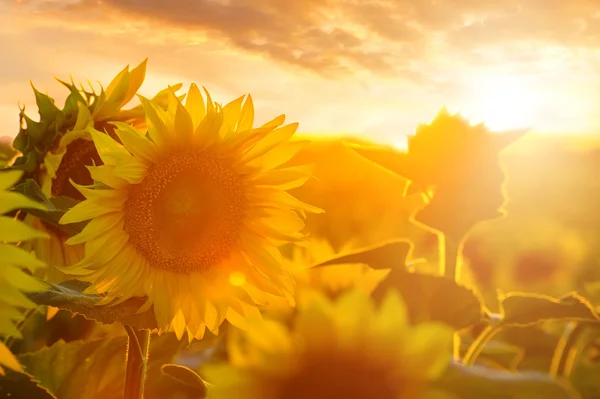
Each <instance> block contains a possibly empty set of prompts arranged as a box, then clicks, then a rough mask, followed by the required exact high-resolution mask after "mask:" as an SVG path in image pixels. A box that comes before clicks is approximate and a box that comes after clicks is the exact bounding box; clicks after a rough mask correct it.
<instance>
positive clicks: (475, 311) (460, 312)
mask: <svg viewBox="0 0 600 399" xmlns="http://www.w3.org/2000/svg"><path fill="white" fill-rule="evenodd" d="M391 289H395V290H398V292H399V293H400V294H401V295H402V297H403V298H404V302H405V303H406V307H407V309H409V313H410V318H411V321H412V322H413V323H419V322H424V321H438V322H442V323H445V324H447V325H449V326H452V327H454V328H455V329H456V330H462V329H464V328H467V327H471V326H473V325H475V324H477V323H479V322H481V320H482V316H483V307H482V303H481V300H480V298H479V296H478V295H477V294H475V292H473V291H471V290H470V289H469V288H467V287H464V286H462V285H459V284H457V283H456V282H454V281H453V280H450V279H447V278H445V277H442V276H434V275H428V274H418V273H407V272H405V271H404V270H401V269H395V270H392V271H391V272H390V274H388V276H387V277H386V278H385V280H383V281H382V282H381V283H380V284H379V286H378V287H377V288H376V289H375V291H373V294H372V295H373V298H375V300H376V301H378V302H379V301H381V300H382V299H383V298H384V296H385V294H386V293H387V292H388V290H391Z"/></svg>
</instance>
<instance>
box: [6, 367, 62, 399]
mask: <svg viewBox="0 0 600 399" xmlns="http://www.w3.org/2000/svg"><path fill="white" fill-rule="evenodd" d="M4 371H5V372H6V374H5V375H0V398H14V399H17V398H27V399H56V396H54V395H52V394H51V393H50V392H48V390H47V389H46V388H44V387H43V386H41V385H40V384H39V381H36V380H35V379H34V377H33V376H31V375H29V374H27V373H19V372H17V371H13V370H10V369H5V370H4Z"/></svg>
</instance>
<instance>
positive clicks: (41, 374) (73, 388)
mask: <svg viewBox="0 0 600 399" xmlns="http://www.w3.org/2000/svg"><path fill="white" fill-rule="evenodd" d="M126 345H127V339H126V338H125V337H114V338H109V339H105V338H102V339H96V340H89V341H72V342H69V343H65V342H64V341H58V342H56V343H55V344H54V345H52V346H50V347H48V348H44V349H42V350H40V351H37V352H33V353H27V354H24V355H21V356H19V361H20V362H21V364H22V365H23V367H24V368H25V370H26V371H27V372H28V373H30V374H32V375H33V376H35V378H37V379H38V380H39V381H40V382H41V383H42V384H43V385H44V386H45V387H46V388H47V389H48V390H49V391H50V392H52V393H53V394H54V395H56V397H57V398H60V399H80V398H82V397H85V398H86V399H101V398H118V397H122V393H123V368H124V363H125V348H126Z"/></svg>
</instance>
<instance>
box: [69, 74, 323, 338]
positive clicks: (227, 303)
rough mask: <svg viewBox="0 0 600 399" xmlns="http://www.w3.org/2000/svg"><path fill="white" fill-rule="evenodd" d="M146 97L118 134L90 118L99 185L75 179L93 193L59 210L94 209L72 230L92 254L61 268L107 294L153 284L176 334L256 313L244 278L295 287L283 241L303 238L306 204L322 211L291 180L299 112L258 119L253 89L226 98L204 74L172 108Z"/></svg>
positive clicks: (115, 296)
mask: <svg viewBox="0 0 600 399" xmlns="http://www.w3.org/2000/svg"><path fill="white" fill-rule="evenodd" d="M140 98H141V100H142V105H143V108H144V113H145V117H146V123H147V132H146V131H145V130H143V131H139V130H136V129H134V128H133V127H132V126H131V125H129V124H126V123H122V122H116V123H115V126H116V130H115V135H116V136H117V137H118V138H119V140H120V142H117V141H116V140H115V139H114V138H112V137H111V136H109V135H106V134H102V133H100V132H98V131H96V130H94V129H90V130H89V132H90V134H91V137H92V139H93V141H94V144H95V147H96V149H97V151H98V154H99V156H100V158H101V160H102V162H103V165H99V166H94V167H89V170H90V173H91V176H92V178H93V179H94V181H95V182H96V183H95V185H94V186H93V187H85V186H82V185H78V184H74V186H75V187H76V188H77V189H78V190H79V191H80V192H81V193H82V195H83V196H85V198H86V200H85V201H83V202H81V203H79V204H77V205H76V206H74V207H73V208H72V209H71V210H70V211H68V212H67V213H66V214H65V215H64V216H63V218H62V219H61V223H73V222H79V221H85V220H90V222H89V223H88V225H87V226H86V228H85V229H84V230H83V231H82V232H81V233H80V234H78V235H76V236H73V237H71V238H70V239H69V240H68V241H67V243H68V244H76V245H77V244H85V258H84V259H83V260H82V261H81V262H79V263H78V264H76V265H74V266H73V267H71V268H66V269H64V270H65V272H67V273H70V274H73V275H81V276H84V277H83V278H85V279H86V280H88V281H90V282H92V285H91V286H90V288H89V290H88V291H89V292H95V293H102V294H106V297H105V298H106V300H105V302H113V303H114V302H115V301H121V300H125V299H127V298H129V297H132V296H147V297H148V300H147V302H146V305H145V307H144V308H149V307H150V306H151V305H154V313H155V315H156V319H157V322H158V324H159V326H160V327H161V328H164V327H167V326H169V327H171V328H172V329H174V330H175V332H176V333H177V334H178V335H179V336H180V337H181V336H182V334H183V332H184V331H187V332H188V334H189V336H190V337H196V338H201V337H202V336H203V334H204V330H205V328H208V329H209V330H211V331H212V332H214V333H217V332H218V328H219V325H220V324H221V323H222V321H223V320H224V318H226V317H227V318H229V320H230V321H231V320H234V319H235V320H239V318H240V316H241V317H242V318H243V317H245V316H246V315H247V314H256V313H257V311H256V308H255V306H254V305H255V304H256V301H257V298H256V295H253V296H251V295H249V294H248V291H247V290H245V288H246V287H253V288H255V289H258V290H259V291H260V292H268V293H270V294H274V295H280V296H287V297H289V298H291V296H292V294H291V292H292V290H293V279H292V278H291V276H290V275H289V273H287V271H286V270H285V268H284V267H283V266H282V262H283V260H282V257H281V254H280V252H279V250H278V246H280V245H281V244H284V243H286V242H289V241H296V240H299V239H302V238H303V236H302V234H300V232H299V231H300V230H301V229H302V228H303V226H304V222H303V219H302V216H304V215H305V212H319V211H320V210H319V209H318V208H315V207H312V206H310V205H307V204H304V203H302V202H300V201H298V200H297V199H295V198H294V197H292V196H291V195H289V194H288V193H286V191H285V190H287V189H290V188H293V187H297V186H299V185H301V184H303V183H304V182H305V181H306V180H307V179H308V178H309V177H310V175H309V172H310V168H307V167H304V166H297V167H289V168H286V167H281V166H282V165H283V164H284V163H286V162H287V161H288V160H289V159H290V158H291V157H292V156H293V155H294V154H295V153H296V152H297V151H298V150H299V149H300V148H302V144H304V143H302V142H288V140H289V139H290V138H291V137H292V135H293V134H294V133H295V131H296V128H297V124H296V123H293V124H289V125H283V123H284V120H285V117H284V116H283V115H282V116H279V117H277V118H275V119H273V120H272V121H270V122H268V123H266V124H264V125H262V126H261V127H259V128H253V122H254V109H253V103H252V98H251V97H250V96H248V97H246V96H242V97H240V98H238V99H236V100H234V101H232V102H230V103H229V104H227V105H225V106H224V107H221V106H220V105H218V104H216V103H214V102H213V101H212V99H211V98H210V95H209V94H208V92H206V100H205V99H204V98H203V96H202V95H201V93H200V91H199V90H198V87H197V86H196V85H192V86H191V88H190V90H189V93H188V95H187V100H186V103H185V105H184V104H182V103H181V101H180V100H179V99H178V98H177V97H176V96H175V95H174V94H173V93H171V94H170V96H169V104H168V107H167V109H166V110H164V109H162V108H161V107H160V106H159V105H158V104H157V103H156V102H155V101H150V100H147V99H145V98H143V97H140ZM282 125H283V126H282ZM251 291H252V292H254V293H255V292H256V291H255V290H251ZM236 316H237V317H236Z"/></svg>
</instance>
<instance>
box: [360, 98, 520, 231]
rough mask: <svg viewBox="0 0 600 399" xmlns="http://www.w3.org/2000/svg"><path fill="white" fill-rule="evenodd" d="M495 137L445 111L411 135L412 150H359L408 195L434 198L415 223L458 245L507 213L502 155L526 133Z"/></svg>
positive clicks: (410, 146)
mask: <svg viewBox="0 0 600 399" xmlns="http://www.w3.org/2000/svg"><path fill="white" fill-rule="evenodd" d="M525 132H526V131H525V130H515V131H509V132H503V133H502V134H494V133H492V132H491V131H490V130H489V129H488V128H486V127H485V125H484V124H482V123H481V124H478V125H471V124H469V122H468V121H467V120H466V119H465V118H463V117H462V116H460V115H459V114H456V115H451V114H450V113H449V112H448V110H447V109H446V108H443V109H442V110H441V111H440V112H439V113H438V114H437V116H436V117H435V118H434V119H433V121H432V122H431V123H429V124H421V125H420V126H418V128H417V131H416V133H415V134H414V135H411V136H409V137H408V152H406V153H396V154H393V153H391V152H390V151H389V150H385V149H383V148H378V147H370V148H369V147H365V146H362V147H361V146H355V147H354V148H355V150H356V151H358V152H359V153H360V154H361V155H363V156H365V157H367V158H368V159H370V160H372V161H374V162H376V163H379V164H380V165H382V166H383V167H385V168H387V169H389V170H391V171H392V172H395V173H397V174H399V175H400V176H404V177H406V178H408V179H409V180H410V181H411V185H410V186H409V187H408V191H407V192H415V191H417V192H421V193H423V195H426V196H427V197H429V199H430V200H429V201H428V202H427V205H426V206H425V207H423V208H422V209H418V211H417V212H416V214H415V215H414V218H413V219H414V220H415V221H416V222H417V223H418V224H419V225H421V226H425V227H428V228H430V229H434V230H436V231H439V232H442V233H444V234H445V235H447V236H449V237H450V238H451V239H453V240H454V241H457V242H459V241H461V240H462V238H463V237H464V236H465V235H466V234H467V233H468V232H469V231H470V230H471V228H473V227H474V226H475V225H477V224H479V223H480V222H482V221H485V220H490V219H495V218H498V217H500V216H503V215H504V214H505V212H504V210H503V209H502V207H503V206H504V204H505V202H506V198H505V193H504V187H503V186H504V183H505V180H506V175H505V171H504V169H503V167H502V165H501V163H500V156H499V154H500V153H501V152H502V151H503V150H504V149H505V148H506V147H507V146H509V145H510V144H512V143H513V142H514V141H516V140H517V139H519V138H520V137H521V136H523V135H524V134H525Z"/></svg>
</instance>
